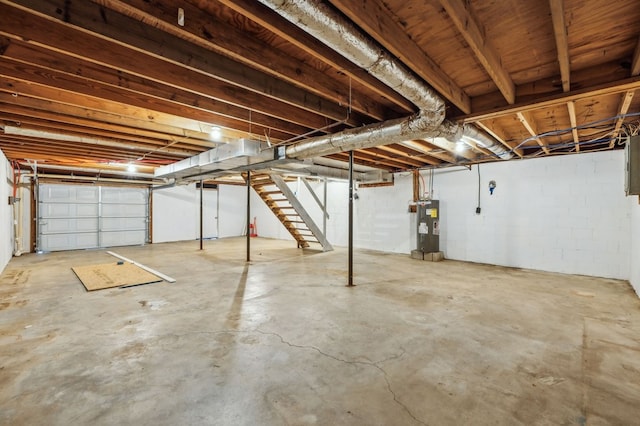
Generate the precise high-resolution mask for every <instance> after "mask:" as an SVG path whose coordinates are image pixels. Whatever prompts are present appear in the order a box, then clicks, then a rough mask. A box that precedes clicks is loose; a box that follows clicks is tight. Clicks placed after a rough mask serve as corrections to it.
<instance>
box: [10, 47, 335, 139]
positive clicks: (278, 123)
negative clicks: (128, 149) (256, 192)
mask: <svg viewBox="0 0 640 426" xmlns="http://www.w3.org/2000/svg"><path fill="white" fill-rule="evenodd" d="M1 58H3V59H6V60H10V62H13V63H22V64H25V65H31V66H33V67H37V69H40V68H42V69H44V70H48V71H52V72H56V73H58V72H59V73H62V74H64V75H65V76H66V78H67V79H71V80H74V81H79V83H80V84H83V83H88V82H91V83H94V84H98V85H102V84H104V85H106V86H108V87H110V88H112V89H113V90H114V91H116V90H119V91H123V92H126V93H133V94H134V95H135V96H137V97H146V96H148V97H149V98H150V99H157V100H160V101H165V102H168V104H167V105H170V104H175V105H174V108H175V110H176V112H178V111H181V110H182V109H184V108H196V109H199V110H203V111H206V112H210V111H212V110H213V111H216V115H219V116H222V117H226V118H231V119H239V118H240V119H243V118H244V119H245V120H246V118H247V117H248V115H249V113H248V110H247V109H246V108H243V107H239V106H236V105H234V104H231V103H228V102H225V101H224V100H221V99H214V98H213V97H212V96H208V95H202V94H197V93H194V92H188V91H186V90H183V89H179V88H175V87H170V86H167V85H165V84H162V83H158V82H155V81H152V80H148V79H146V78H143V77H138V76H134V75H130V74H127V73H126V72H123V71H119V72H114V71H111V70H109V69H108V68H106V67H103V66H100V65H96V64H89V63H87V62H85V61H81V60H79V59H77V58H73V57H67V56H65V58H64V60H63V61H61V60H60V57H59V54H58V55H57V56H54V55H53V54H52V53H50V52H47V51H45V50H44V49H41V48H36V47H33V46H24V45H22V44H20V43H12V44H11V45H10V46H9V47H8V48H7V49H6V51H5V52H4V54H3V55H1ZM79 76H81V77H79ZM42 81H43V79H42V78H39V79H37V81H36V82H42ZM123 81H127V83H126V85H125V84H123ZM52 84H55V83H52ZM234 92H235V91H234V90H233V89H232V90H231V91H228V93H229V95H230V96H231V95H233V94H234ZM235 93H237V92H235ZM96 94H99V93H96ZM241 98H242V97H241V96H240V97H239V99H241ZM271 107H273V108H275V107H277V104H274V105H271ZM284 109H285V111H286V110H287V108H284ZM277 115H278V114H273V113H270V114H264V113H261V112H260V111H253V112H252V122H253V123H254V124H256V125H259V126H263V127H266V128H269V129H273V131H277V132H282V133H286V134H289V135H297V134H300V133H301V132H305V131H306V130H307V129H308V127H307V126H308V125H309V124H310V123H304V124H298V123H293V122H291V121H288V120H286V119H285V118H284V117H278V116H277ZM281 115H282V114H281ZM305 115H306V114H305ZM301 117H302V116H301ZM307 117H309V118H311V117H312V116H311V115H307ZM314 120H315V121H314V123H313V124H311V125H321V123H323V122H325V119H324V118H322V117H315V118H314ZM246 121H248V120H246ZM305 124H306V126H305ZM220 125H221V126H222V125H223V124H222V122H220Z"/></svg>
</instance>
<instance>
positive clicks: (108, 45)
mask: <svg viewBox="0 0 640 426" xmlns="http://www.w3.org/2000/svg"><path fill="white" fill-rule="evenodd" d="M16 3H28V2H27V1H26V0H23V1H20V0H18V1H16ZM73 5H74V7H73V10H72V12H71V11H70V12H69V14H68V16H65V22H63V21H61V20H60V18H61V17H60V15H59V14H58V13H57V11H59V10H65V2H64V1H63V0H57V1H56V0H52V1H51V2H50V3H37V4H34V5H30V6H31V7H35V8H37V10H38V11H39V12H40V13H42V14H44V15H45V16H46V18H45V17H40V16H38V17H36V16H34V15H33V14H29V13H26V12H23V11H19V10H16V9H14V8H11V7H9V6H7V5H4V4H0V28H2V31H4V32H6V34H7V35H9V36H12V35H14V36H18V37H21V38H23V39H26V40H29V41H30V42H32V43H34V42H35V43H39V44H41V45H44V46H48V47H50V48H53V49H56V50H59V51H60V50H61V51H64V52H66V53H69V54H72V55H76V56H79V57H81V58H83V59H86V60H90V61H100V62H102V63H109V64H112V65H114V64H117V65H118V67H119V68H120V69H122V70H126V71H127V72H131V73H132V74H137V75H142V76H146V77H148V78H150V79H152V80H155V81H166V80H167V77H168V76H171V81H172V82H180V83H181V84H182V85H187V86H191V87H192V88H193V84H194V83H198V82H199V84H198V86H199V89H198V90H197V91H198V93H203V94H204V93H208V91H209V90H211V89H210V88H211V87H212V86H213V85H214V84H222V85H223V86H224V85H229V84H231V85H233V86H236V87H237V89H236V91H237V93H234V94H233V97H236V96H237V97H238V98H247V97H249V99H251V100H252V101H253V103H254V105H253V108H264V109H265V110H272V111H273V109H277V110H283V109H285V110H286V107H285V106H284V105H285V104H286V105H290V106H293V107H296V108H299V109H302V110H305V111H308V112H311V113H314V114H318V115H321V116H324V117H327V118H328V119H330V120H335V121H340V120H344V119H345V117H347V112H348V111H347V109H348V108H347V106H340V105H338V104H336V103H334V102H329V101H327V100H325V99H322V98H320V97H318V96H315V95H312V94H310V93H307V92H305V91H303V90H301V89H299V88H297V87H294V86H291V85H289V84H286V83H284V82H283V81H281V80H278V79H276V78H274V77H271V76H268V75H266V74H265V73H262V72H260V71H257V70H252V69H250V68H249V69H248V68H246V67H242V66H240V65H239V64H238V63H237V62H235V61H232V60H231V59H229V58H227V57H224V56H222V55H220V54H217V53H215V52H212V51H210V50H207V49H204V48H202V47H200V46H195V45H193V44H189V43H186V42H184V41H183V40H180V39H178V38H177V37H175V36H173V35H170V34H167V33H165V32H163V31H161V30H159V29H155V28H152V27H149V26H146V25H144V24H142V23H141V22H139V21H136V20H134V19H132V18H129V17H126V16H123V15H120V14H118V13H115V12H112V11H109V9H105V8H102V7H100V6H99V5H97V4H94V3H91V2H76V3H73ZM103 14H106V15H105V16H103ZM3 16H6V18H3ZM122 28H127V31H122V30H121V29H122ZM132 57H136V58H137V60H136V61H132V60H130V59H129V58H132ZM154 59H155V60H154ZM198 74H200V76H198ZM223 86H221V87H223ZM185 89H186V88H185ZM229 90H230V89H229V88H227V89H225V90H218V94H219V95H220V93H225V92H228V91H229ZM245 91H249V92H253V93H255V94H259V95H263V96H266V98H264V99H263V101H262V103H261V104H258V103H257V102H256V99H255V98H253V99H252V98H251V97H250V96H248V95H244V96H242V93H244V92H245ZM267 99H271V100H272V101H274V102H275V104H274V105H272V106H265V104H266V103H268V101H267ZM229 101H230V102H231V100H229ZM236 102H237V101H236ZM249 104H250V101H249V100H247V101H245V106H247V107H249ZM278 104H279V106H278ZM263 112H265V111H263ZM290 112H291V113H292V114H294V117H295V113H294V111H293V110H292V111H290ZM352 116H353V117H355V116H357V114H353V115H352ZM350 120H351V123H352V124H353V125H359V124H362V122H363V118H362V117H358V118H352V119H350ZM364 121H366V120H364ZM312 127H313V126H312ZM318 127H319V126H318Z"/></svg>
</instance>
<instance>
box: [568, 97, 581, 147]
mask: <svg viewBox="0 0 640 426" xmlns="http://www.w3.org/2000/svg"><path fill="white" fill-rule="evenodd" d="M567 109H568V110H569V121H570V122H571V134H572V135H573V144H574V145H575V147H576V152H580V136H579V135H578V129H577V128H576V127H578V120H577V118H576V103H575V102H573V101H569V102H567Z"/></svg>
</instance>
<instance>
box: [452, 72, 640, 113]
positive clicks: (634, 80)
mask: <svg viewBox="0 0 640 426" xmlns="http://www.w3.org/2000/svg"><path fill="white" fill-rule="evenodd" d="M638 88H640V76H635V77H630V78H626V79H624V80H617V81H612V82H609V83H603V84H599V85H596V86H592V87H586V88H583V89H579V90H573V91H571V92H568V93H555V94H553V95H549V96H542V97H539V98H536V99H532V100H530V101H526V102H521V103H518V104H514V105H507V106H504V107H499V108H494V109H491V110H487V111H479V112H474V113H471V114H469V115H465V116H462V117H457V118H455V120H457V121H462V122H465V123H473V122H476V121H478V120H487V119H490V118H497V117H503V116H505V115H512V114H516V113H518V112H524V111H531V110H535V109H540V108H547V107H551V106H556V105H561V104H565V103H567V102H569V101H577V100H580V99H585V98H593V97H598V96H605V95H611V94H614V93H622V92H626V91H629V90H637V89H638Z"/></svg>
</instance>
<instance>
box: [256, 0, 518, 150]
mask: <svg viewBox="0 0 640 426" xmlns="http://www.w3.org/2000/svg"><path fill="white" fill-rule="evenodd" d="M259 1H260V3H262V4H264V5H265V6H267V7H269V8H270V9H272V10H273V11H275V12H276V13H278V14H279V15H280V16H282V17H283V18H285V19H287V20H288V21H290V22H291V23H293V24H295V25H297V26H298V27H299V28H301V29H303V30H304V31H306V32H307V33H309V34H311V35H312V36H314V37H315V38H317V39H318V40H320V41H321V42H323V43H324V44H326V45H328V46H331V47H332V49H334V50H335V51H336V52H338V53H340V54H341V55H342V56H344V57H345V58H347V59H349V60H350V61H352V62H353V63H354V64H356V65H358V66H360V67H362V68H364V69H366V70H367V71H369V73H370V74H372V75H373V76H375V77H376V78H377V79H378V80H380V81H381V82H383V83H384V84H386V85H387V86H389V87H391V88H392V89H394V90H395V91H396V92H398V93H399V94H401V95H402V96H404V97H405V98H406V99H408V100H410V101H411V102H413V103H414V104H415V105H416V106H417V107H418V108H419V109H420V112H419V113H418V114H417V115H415V116H412V117H409V118H405V119H396V120H389V121H385V122H382V123H376V124H372V125H368V126H364V127H362V128H359V129H351V130H346V131H343V132H339V133H336V134H333V135H328V136H321V137H316V138H311V139H307V140H305V141H303V142H300V143H298V144H295V145H292V146H289V147H287V150H286V154H287V156H290V157H292V158H297V159H302V158H309V157H314V156H318V155H328V154H332V153H337V152H342V151H350V150H353V149H362V148H371V147H374V146H379V145H386V144H391V143H397V142H403V141H406V140H410V139H428V138H441V137H445V138H446V139H447V140H448V141H449V142H451V143H455V142H457V141H459V140H461V137H462V135H463V134H465V135H467V136H468V137H469V138H471V139H473V140H475V141H476V142H480V145H481V146H484V147H486V148H487V149H489V150H490V151H491V152H493V153H494V154H496V155H497V156H498V157H500V158H502V159H509V158H512V157H513V155H512V154H511V152H509V151H508V150H507V149H505V148H504V147H503V146H502V145H501V144H500V143H498V142H497V141H494V140H493V139H492V138H491V137H490V136H488V135H485V134H483V133H480V132H479V131H478V130H477V129H475V128H474V127H471V126H470V125H466V126H464V129H462V128H461V126H459V125H457V124H456V123H452V122H448V121H444V116H445V103H444V101H443V99H442V98H441V97H440V96H439V95H438V94H437V93H436V92H435V91H434V90H433V89H431V88H430V87H428V86H427V85H426V84H425V83H424V82H423V81H422V80H421V79H420V78H418V77H416V76H415V75H414V74H413V73H412V72H411V70H409V69H408V68H407V67H406V66H404V65H403V64H402V63H400V62H399V61H397V60H396V59H395V58H394V57H393V56H392V55H390V54H389V53H387V52H386V51H385V50H384V49H383V48H382V47H381V46H379V45H378V44H377V43H376V42H374V41H373V40H371V39H370V38H369V37H367V36H366V35H364V34H363V33H362V32H361V31H360V30H359V29H357V28H356V27H355V26H354V25H352V24H351V23H350V22H349V21H348V20H346V19H345V18H344V17H342V16H341V15H339V14H338V13H336V12H335V11H333V10H332V9H331V8H329V7H328V6H327V5H326V4H324V3H323V2H322V1H319V0H259ZM441 125H443V126H442V128H440V127H441ZM445 145H446V144H445ZM442 148H445V147H444V146H443V147H442ZM445 149H447V150H451V147H446V148H445Z"/></svg>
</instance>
